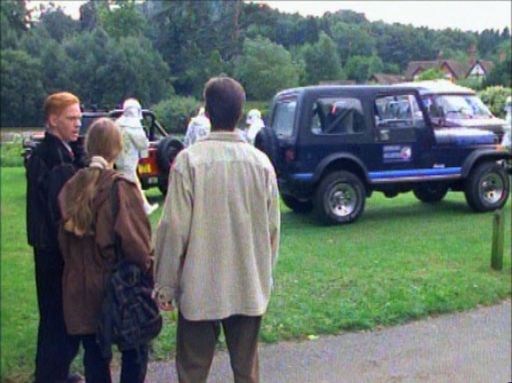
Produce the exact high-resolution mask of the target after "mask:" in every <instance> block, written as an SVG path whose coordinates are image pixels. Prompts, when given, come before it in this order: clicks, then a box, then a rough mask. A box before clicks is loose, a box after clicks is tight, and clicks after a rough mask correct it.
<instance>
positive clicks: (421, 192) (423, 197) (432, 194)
mask: <svg viewBox="0 0 512 383" xmlns="http://www.w3.org/2000/svg"><path fill="white" fill-rule="evenodd" d="M413 193H414V195H415V196H416V198H418V199H419V200H420V201H421V202H425V203H435V202H439V201H441V200H442V199H443V198H444V196H445V195H446V193H448V187H447V186H446V185H443V184H442V183H424V184H420V185H418V186H416V187H415V188H414V190H413Z"/></svg>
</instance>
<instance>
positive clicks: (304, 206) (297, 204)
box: [281, 194, 313, 213]
mask: <svg viewBox="0 0 512 383" xmlns="http://www.w3.org/2000/svg"><path fill="white" fill-rule="evenodd" d="M281 199H282V200H283V202H284V204H285V205H286V206H287V207H289V208H290V209H291V210H293V211H294V212H295V213H309V212H310V211H311V210H313V203H312V202H311V200H309V199H305V200H301V199H298V198H295V197H292V196H291V195H286V194H283V195H281Z"/></svg>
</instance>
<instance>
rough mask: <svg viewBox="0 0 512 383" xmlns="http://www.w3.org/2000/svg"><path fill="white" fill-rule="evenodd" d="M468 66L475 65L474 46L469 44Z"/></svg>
mask: <svg viewBox="0 0 512 383" xmlns="http://www.w3.org/2000/svg"><path fill="white" fill-rule="evenodd" d="M468 56H469V65H470V66H471V65H473V64H475V63H476V44H471V45H470V46H469V49H468Z"/></svg>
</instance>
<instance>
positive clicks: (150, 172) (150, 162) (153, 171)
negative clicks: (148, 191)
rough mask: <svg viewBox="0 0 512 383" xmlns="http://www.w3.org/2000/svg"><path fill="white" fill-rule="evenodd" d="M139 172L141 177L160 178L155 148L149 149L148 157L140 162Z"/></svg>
mask: <svg viewBox="0 0 512 383" xmlns="http://www.w3.org/2000/svg"><path fill="white" fill-rule="evenodd" d="M137 172H138V173H139V176H158V163H157V160H156V149H155V148H149V152H148V156H147V157H145V158H141V159H140V160H139V164H138V165H137Z"/></svg>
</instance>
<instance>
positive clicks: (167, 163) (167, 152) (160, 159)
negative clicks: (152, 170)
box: [156, 137, 184, 175]
mask: <svg viewBox="0 0 512 383" xmlns="http://www.w3.org/2000/svg"><path fill="white" fill-rule="evenodd" d="M183 148H184V145H183V143H182V142H181V141H180V140H178V139H177V138H173V137H165V138H164V139H163V140H161V141H160V142H159V143H158V146H157V152H156V160H157V163H158V168H159V169H160V172H161V174H165V175H168V174H169V169H170V167H171V163H172V161H174V159H175V158H176V156H177V155H178V153H179V152H180V151H181V150H182V149H183Z"/></svg>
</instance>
